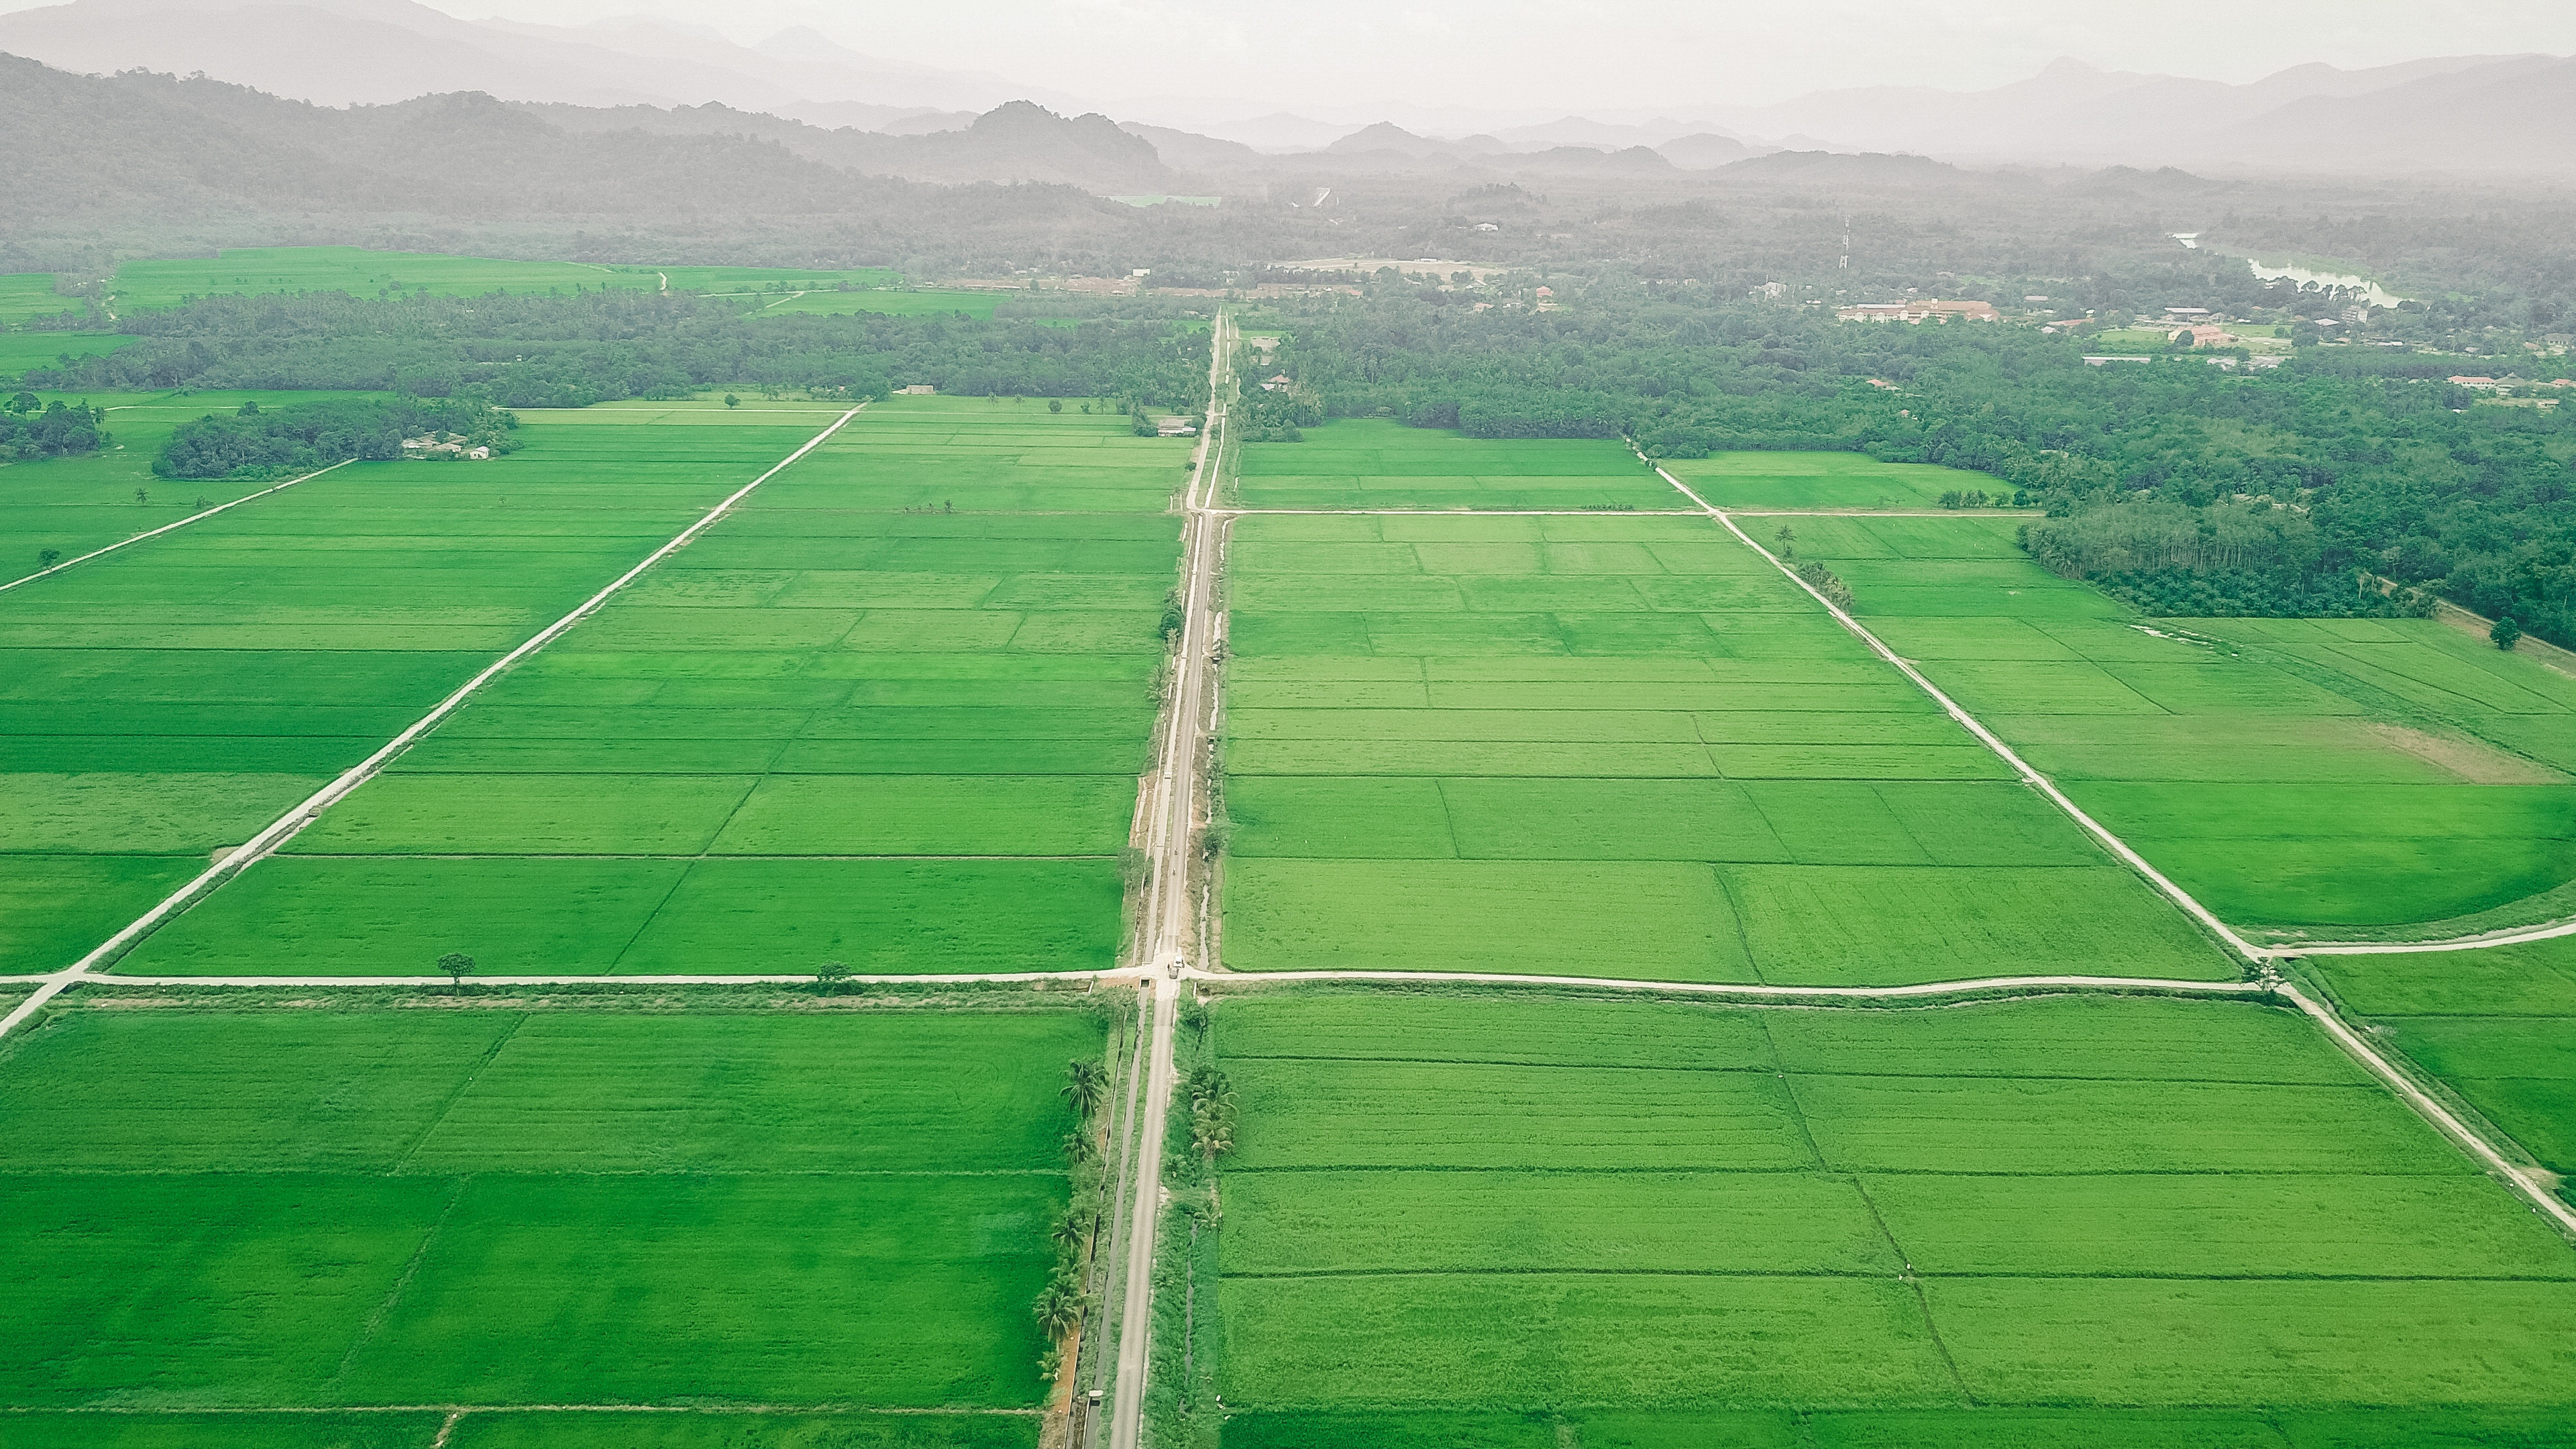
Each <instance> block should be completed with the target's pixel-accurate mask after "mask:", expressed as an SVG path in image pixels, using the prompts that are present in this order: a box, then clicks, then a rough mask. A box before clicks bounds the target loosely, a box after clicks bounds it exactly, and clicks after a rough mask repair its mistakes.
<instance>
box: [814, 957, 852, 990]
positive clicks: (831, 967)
mask: <svg viewBox="0 0 2576 1449" xmlns="http://www.w3.org/2000/svg"><path fill="white" fill-rule="evenodd" d="M849 979H850V963H849V962H847V961H826V962H824V963H823V964H822V965H820V966H817V967H815V968H814V984H815V986H817V987H819V988H821V989H822V990H825V991H834V990H838V989H839V988H840V986H841V983H843V982H845V981H847V980H849Z"/></svg>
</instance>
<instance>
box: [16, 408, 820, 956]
mask: <svg viewBox="0 0 2576 1449" xmlns="http://www.w3.org/2000/svg"><path fill="white" fill-rule="evenodd" d="M205 402H206V399H205V398H203V397H199V398H195V399H191V400H190V406H191V407H192V408H197V409H202V407H203V406H204V404H205ZM834 416H837V414H836V413H830V412H825V413H822V414H820V415H818V416H795V415H791V414H781V413H763V414H760V415H759V416H757V417H745V416H741V415H728V414H727V413H726V412H725V411H724V410H723V409H721V408H712V409H697V410H685V409H674V408H668V407H656V408H653V409H650V410H645V409H637V410H630V411H619V410H613V409H601V410H597V411H596V412H594V413H591V414H585V415H583V421H581V422H577V423H572V422H545V421H533V420H532V421H530V422H529V423H528V424H527V425H526V427H525V428H524V429H523V431H522V434H521V436H522V437H523V438H524V439H525V440H526V441H527V444H528V446H527V448H526V449H525V451H523V452H520V453H516V454H513V455H511V456H509V457H506V458H503V459H499V460H495V461H493V462H490V463H478V464H434V463H419V462H411V463H360V464H353V465H351V466H349V467H346V468H342V469H339V470H337V471H335V472H332V473H330V474H327V475H325V476H323V477H320V478H316V479H314V480H312V481H311V482H308V483H304V484H299V485H298V486H297V487H295V488H292V489H289V490H287V491H285V492H283V493H278V494H274V495H272V496H270V497H268V498H264V499H261V500H259V501H258V502H256V503H253V504H250V505H247V506H245V507H242V508H238V509H235V510H232V511H231V512H228V513H224V514H221V515H219V516H217V517H215V518H212V519H208V520H206V521H205V522H203V523H199V524H192V525H190V526H189V527H187V528H184V529H180V530H178V531H176V532H173V533H170V534H166V535H164V536H162V537H160V538H157V539H153V540H151V541H149V542H147V543H142V544H138V545H136V546H135V547H133V548H131V549H127V550H124V551H122V552H119V553H116V554H112V555H109V556H108V557H107V558H104V559H101V560H98V561H96V562H94V563H90V564H83V565H81V566H79V567H77V568H73V569H68V570H65V571H63V572H61V573H57V574H53V575H50V576H48V577H46V578H44V579H42V580H38V581H36V582H34V583H30V584H27V585H25V586H23V587H21V588H17V589H13V590H11V591H9V592H8V593H6V594H0V661H5V662H0V774H5V776H6V778H5V780H0V789H5V790H6V791H7V792H8V798H9V799H10V801H11V808H10V809H9V810H8V811H7V812H6V814H5V815H0V970H9V971H19V972H31V971H41V970H51V969H54V968H56V967H59V966H62V965H65V964H67V963H69V962H70V961H72V960H74V959H77V958H78V957H79V956H81V955H82V954H83V953H85V952H86V951H88V950H89V949H90V948H91V947H92V946H94V945H96V944H97V943H98V942H99V941H101V940H103V939H105V938H106V937H107V936H108V935H110V934H111V933H112V932H114V931H115V930H116V929H118V928H119V927H121V926H123V925H124V924H125V923H126V922H127V921H129V920H131V919H132V918H133V917H135V916H136V915H138V914H140V913H141V912H142V911H143V910H144V909H145V908H146V907H148V906H149V905H151V904H152V903H153V902H154V901H156V900H158V899H160V898H161V897H162V896H163V895H165V894H167V893H168V892H169V891H170V890H171V889H173V888H174V887H176V886H177V885H178V884H179V883H181V882H183V881H185V880H187V879H189V878H190V877H192V876H194V875H195V874H196V873H197V872H198V871H200V870H202V869H204V868H205V866H206V864H207V863H208V861H209V859H210V856H211V854H212V853H214V852H218V851H221V850H224V849H227V848H229V847H231V846H234V845H237V844H239V843H240V842H242V841H243V840H246V839H248V838H249V837H250V836H251V835H252V834H254V833H256V832H257V831H258V830H259V829H260V828H262V827H263V826H265V825H266V824H268V822H269V821H270V820H272V819H274V818H275V817H276V816H277V815H278V814H280V813H281V812H283V811H284V810H285V809H286V808H287V807H288V806H290V805H292V804H293V803H294V802H295V801H297V800H299V799H302V798H303V797H304V796H306V795H307V794H309V793H311V792H312V791H313V790H314V789H316V788H318V787H319V786H320V785H321V784H322V783H324V782H325V781H327V780H328V779H330V778H331V777H332V776H334V775H337V774H338V773H339V772H341V771H343V770H345V769H347V768H349V767H350V766H352V765H354V764H356V763H358V762H359V761H360V760H362V759H364V758H365V757H366V756H367V755H368V754H369V753H371V752H372V751H373V750H375V749H376V748H377V747H378V746H380V745H381V744H382V743H383V742H384V741H385V740H387V739H389V738H391V737H392V736H393V735H395V734H396V733H398V732H399V731H400V730H402V729H403V728H404V727H405V726H407V725H408V724H410V723H411V722H412V721H413V720H415V719H417V718H418V717H419V716H420V715H421V714H422V713H424V712H425V711H427V710H428V709H429V708H430V707H431V706H432V705H433V704H435V703H436V702H437V701H438V700H439V699H440V698H442V697H444V696H445V695H446V694H447V693H448V692H450V691H451V690H453V689H455V688H456V687H457V686H458V685H459V684H462V683H463V682H464V681H465V680H466V679H468V678H470V677H471V676H472V675H473V674H474V673H475V672H476V671H477V670H479V669H481V668H482V667H483V666H484V665H486V664H488V663H490V662H491V661H492V660H493V659H496V658H498V657H499V656H501V655H502V654H504V653H506V652H507V651H508V650H510V649H511V648H512V647H514V646H516V645H517V644H518V643H520V642H521V641H522V640H524V639H526V638H527V637H528V636H529V635H531V634H533V633H535V632H536V631H537V630H538V629H540V628H542V627H543V626H544V625H545V624H547V623H550V622H552V621H553V620H554V619H556V618H558V617H560V616H561V615H562V614H563V613H565V612H566V611H568V610H570V609H571V608H573V607H574V606H575V605H576V604H578V603H580V602H581V600H582V599H584V598H586V597H587V596H588V595H590V594H591V593H592V592H594V591H596V590H597V589H598V588H599V587H600V586H601V585H603V584H605V583H607V582H608V581H609V580H611V579H613V578H615V577H616V576H617V575H618V574H619V573H620V572H622V571H623V570H625V569H627V568H629V567H631V566H632V565H633V564H634V563H635V562H636V561H638V560H640V559H641V558H643V557H644V556H645V555H646V554H648V553H650V552H651V551H652V550H653V549H654V548H655V547H657V546H659V545H660V544H661V543H663V542H664V541H665V540H667V539H669V538H670V537H671V536H672V535H673V534H676V533H677V532H679V531H680V530H681V529H682V528H683V527H685V526H686V525H687V524H688V523H689V522H691V521H692V520H694V519H696V518H697V517H698V516H699V515H700V514H701V513H703V512H704V510H705V509H706V508H707V507H709V506H710V505H712V504H714V503H715V502H716V501H718V500H719V499H721V498H722V497H724V495H725V494H727V493H729V492H731V491H733V490H734V489H735V488H738V487H740V486H741V485H742V484H743V483H745V482H748V481H749V480H750V479H751V478H753V477H755V476H757V475H758V474H759V473H760V472H761V471H763V470H764V469H766V468H768V467H769V466H770V465H771V464H773V463H775V462H776V461H777V460H778V459H780V458H783V457H784V456H786V455H787V454H788V453H789V452H790V451H792V450H793V449H794V448H795V447H796V446H797V445H799V444H800V443H802V442H803V441H804V440H806V439H807V438H810V437H812V436H813V434H814V433H815V432H816V431H818V430H819V429H820V428H821V427H822V426H823V424H824V423H827V422H828V421H830V419H831V418H832V417H834ZM52 466H54V465H51V464H45V465H37V467H38V469H42V468H48V467H52ZM10 471H11V472H12V473H13V474H14V473H15V472H16V471H17V470H16V469H12V470H10ZM97 486H98V484H97V483H96V482H95V481H93V482H91V483H86V484H84V483H76V482H66V483H64V484H63V487H64V488H65V490H66V496H69V497H73V498H79V497H83V496H85V495H84V494H83V493H82V492H81V490H82V489H91V490H93V491H94V490H95V488H96V487H97ZM160 496H161V495H160V494H159V493H158V492H156V493H155V497H156V499H157V498H159V497H160ZM78 506H80V505H78V504H72V505H67V508H72V507H78ZM30 563H32V559H31V560H30Z"/></svg>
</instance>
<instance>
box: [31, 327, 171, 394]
mask: <svg viewBox="0 0 2576 1449" xmlns="http://www.w3.org/2000/svg"><path fill="white" fill-rule="evenodd" d="M140 340H141V339H140V338H136V337H129V336H127V335H125V334H124V333H121V332H0V383H12V382H14V381H15V380H16V379H17V378H18V377H19V375H21V374H22V373H24V372H26V371H27V370H28V369H29V368H35V367H51V366H53V365H54V364H55V362H56V361H58V360H59V359H61V358H62V357H64V356H65V355H69V356H72V357H104V356H106V355H107V354H108V353H111V352H114V351H115V350H117V349H118V348H120V347H127V346H131V345H132V344H134V343H135V342H138V341H140Z"/></svg>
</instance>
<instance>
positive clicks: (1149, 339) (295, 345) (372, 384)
mask: <svg viewBox="0 0 2576 1449" xmlns="http://www.w3.org/2000/svg"><path fill="white" fill-rule="evenodd" d="M117 326H118V328H119V329H120V330H121V331H124V332H128V333H131V334H133V335H135V336H138V337H140V338H141V339H142V341H140V342H138V343H136V344H134V345H132V346H129V347H126V348H124V349H122V350H120V351H118V352H115V353H113V354H110V355H108V356H105V357H91V358H84V359H81V360H80V361H79V362H77V363H76V364H74V365H73V366H70V367H56V368H49V369H41V370H39V371H36V372H32V373H29V374H28V375H27V378H26V383H25V385H27V386H30V387H45V388H53V389H58V390H81V389H93V390H108V389H135V388H174V387H191V388H199V387H202V388H255V389H289V388H329V389H346V390H352V391H393V392H400V393H404V394H407V395H411V396H415V397H472V398H475V399H477V400H479V401H482V402H488V403H491V404H493V405H495V406H499V407H584V406H587V405H589V404H591V403H594V402H600V401H603V400H606V399H612V398H629V397H664V396H680V395H683V394H686V393H688V392H691V391H693V390H696V389H699V388H706V387H716V386H724V387H736V386H746V385H747V386H751V387H761V388H771V389H777V390H783V391H796V392H803V393H810V394H814V395H818V396H825V395H828V396H832V397H853V398H858V397H876V396H882V395H883V394H884V393H885V392H886V390H887V389H888V388H889V387H902V386H906V385H909V384H914V383H927V384H930V385H932V386H935V387H937V388H938V389H939V390H940V391H942V392H950V393H968V394H974V395H993V396H1003V395H1011V396H1032V397H1117V398H1123V399H1127V400H1129V401H1132V402H1138V403H1142V404H1144V405H1147V406H1151V407H1166V408H1184V409H1187V408H1194V407H1196V406H1198V405H1200V404H1202V403H1203V402H1204V400H1205V398H1206V395H1207V360H1206V344H1205V343H1204V341H1202V340H1199V339H1200V337H1202V336H1203V335H1204V334H1203V333H1201V334H1193V333H1191V332H1190V331H1188V330H1187V326H1186V324H1183V323H1179V322H1175V321H1172V320H1166V319H1162V318H1147V319H1142V320H1115V319H1104V320H1086V321H1082V322H1080V323H1079V324H1077V325H1073V326H1056V325H1049V324H1047V323H1044V322H1040V321H1037V320H1034V319H1026V318H1020V319H993V320H981V321H979V320H975V319H971V318H967V317H963V316H957V315H948V316H935V317H886V316H879V315H876V314H873V313H862V314H858V315H853V316H844V317H826V316H789V317H763V318H758V319H746V318H744V317H743V316H741V315H740V313H739V311H738V310H737V308H736V307H735V306H734V305H733V304H732V303H730V302H725V301H715V300H706V299H701V298H697V297H693V296H686V295H656V294H653V293H646V292H627V291H609V292H589V293H581V294H576V295H572V296H560V295H533V294H530V295H499V294H495V295H491V296H484V297H432V296H419V297H405V298H397V299H394V300H390V301H376V300H364V301H362V300H359V299H357V298H353V297H349V296H346V295H343V294H340V293H306V294H301V295H296V296H264V297H210V298H203V299H200V300H198V301H196V302H194V303H191V304H190V305H188V306H185V307H180V308H176V309H173V310H170V311H166V312H141V313H135V314H132V315H130V316H127V317H125V318H123V319H121V320H120V321H119V322H118V323H117Z"/></svg>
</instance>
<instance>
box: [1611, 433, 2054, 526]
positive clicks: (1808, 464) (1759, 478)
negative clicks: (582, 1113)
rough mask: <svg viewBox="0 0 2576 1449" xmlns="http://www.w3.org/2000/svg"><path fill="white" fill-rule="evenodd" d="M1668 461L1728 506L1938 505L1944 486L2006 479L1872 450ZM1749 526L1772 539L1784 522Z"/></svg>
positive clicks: (1987, 487) (1972, 487)
mask: <svg viewBox="0 0 2576 1449" xmlns="http://www.w3.org/2000/svg"><path fill="white" fill-rule="evenodd" d="M1662 466H1663V469H1664V471H1665V472H1667V473H1670V474H1672V475H1673V476H1674V477H1676V478H1679V479H1681V480H1682V481H1683V482H1684V483H1687V484H1689V485H1690V488H1691V491H1692V492H1694V493H1697V494H1698V495H1699V496H1700V497H1702V498H1705V499H1707V500H1708V501H1709V502H1711V503H1713V504H1715V505H1717V506H1718V507H1720V508H1750V509H1771V508H1778V509H1798V508H1931V507H1936V506H1938V504H1939V503H1940V501H1941V495H1942V494H1944V493H1967V492H1979V493H1986V494H1993V493H1994V492H1995V490H1996V489H1997V488H1998V487H2001V486H2002V485H1999V484H1998V483H1996V481H1995V480H1994V479H1993V478H1991V477H1988V476H1987V475H1985V474H1983V473H1969V472H1965V471H1962V470H1960V469H1957V468H1942V467H1936V466H1934V465H1932V464H1929V463H1882V462H1880V461H1879V460H1877V459H1876V458H1873V457H1871V456H1869V455H1868V454H1866V453H1719V454H1716V455H1714V456H1712V457H1707V458H1666V459H1663V460H1662ZM2011 501H2012V489H2011V488H2009V487H2003V494H2002V502H2003V503H2005V504H2008V503H2010V502H2011ZM1996 506H2001V505H2000V504H1999V505H1996ZM1789 526H1790V527H1792V528H1795V527H1798V525H1797V524H1794V523H1792V524H1790V525H1789ZM1746 527H1747V528H1748V529H1753V530H1754V532H1755V534H1756V536H1757V537H1760V538H1762V539H1764V540H1765V541H1766V542H1767V541H1768V540H1769V538H1770V535H1771V534H1772V533H1774V532H1775V531H1776V530H1777V528H1778V527H1779V525H1777V524H1764V525H1762V526H1759V527H1756V525H1755V523H1754V522H1752V521H1748V522H1747V524H1746Z"/></svg>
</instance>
